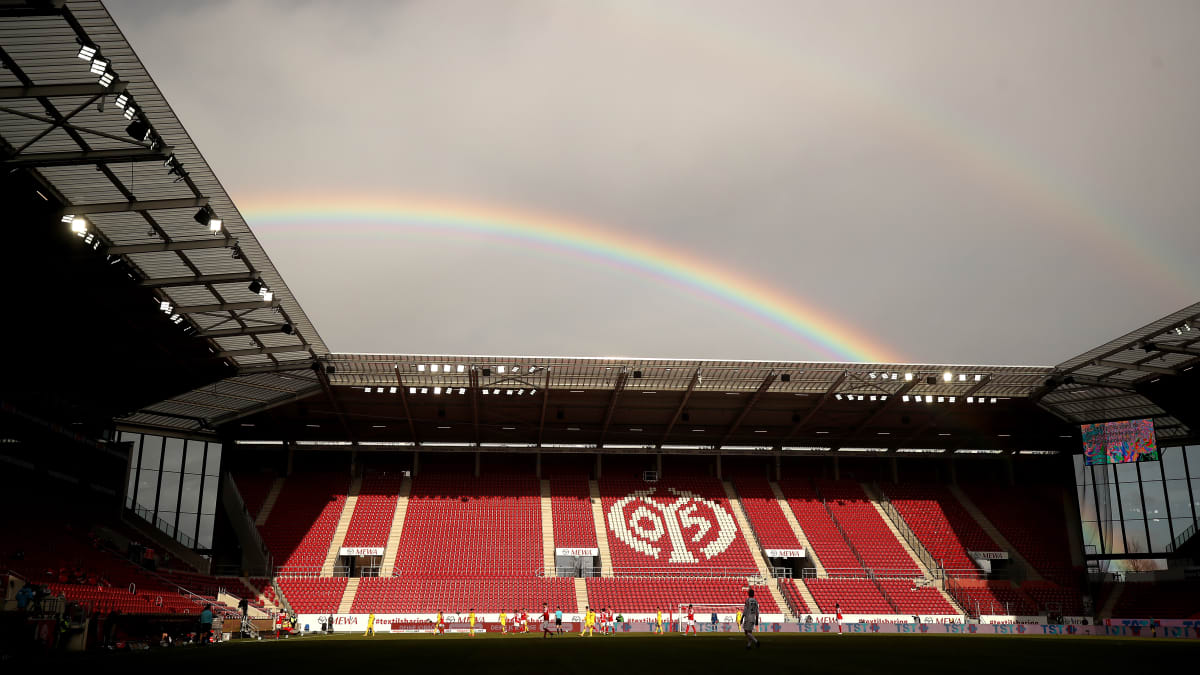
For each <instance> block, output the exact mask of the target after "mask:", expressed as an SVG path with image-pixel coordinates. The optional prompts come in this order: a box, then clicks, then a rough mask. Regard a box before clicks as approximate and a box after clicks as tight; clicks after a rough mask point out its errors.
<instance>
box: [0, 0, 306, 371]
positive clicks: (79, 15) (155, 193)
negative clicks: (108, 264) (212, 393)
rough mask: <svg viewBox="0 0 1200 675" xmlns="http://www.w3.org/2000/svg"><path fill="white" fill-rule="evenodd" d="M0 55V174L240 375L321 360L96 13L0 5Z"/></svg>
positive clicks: (217, 192)
mask: <svg viewBox="0 0 1200 675" xmlns="http://www.w3.org/2000/svg"><path fill="white" fill-rule="evenodd" d="M64 4H65V6H64ZM0 46H2V49H0V62H2V63H3V65H4V68H3V69H0V99H2V101H0V139H2V140H3V145H2V146H0V150H2V153H3V157H2V158H0V165H3V169H4V170H5V171H6V172H9V171H13V170H20V169H27V170H29V171H31V172H32V173H33V175H34V176H35V177H36V178H37V180H38V181H39V182H40V183H41V184H42V186H43V188H44V190H45V191H46V193H47V198H53V199H55V200H57V201H59V202H61V203H63V204H64V205H65V206H66V207H65V208H63V209H62V214H61V216H62V217H64V218H67V217H68V216H70V217H72V218H82V219H83V221H84V223H85V224H83V226H85V227H86V228H87V230H86V233H83V232H81V233H80V234H81V236H90V237H93V238H94V239H95V241H96V245H97V246H98V247H99V248H100V250H102V251H103V252H105V253H107V254H108V255H110V256H115V257H118V258H119V260H120V262H122V263H123V264H124V265H125V266H126V267H127V269H129V270H130V271H131V272H132V273H133V274H134V275H136V277H137V279H138V282H139V283H140V284H141V285H142V286H143V287H145V288H148V289H152V290H153V291H154V293H155V295H156V297H157V298H158V299H159V300H160V301H161V302H163V303H167V304H165V305H162V306H163V307H164V310H165V308H166V307H168V306H169V307H170V309H169V311H166V314H167V315H168V317H172V316H177V317H178V320H179V322H180V325H181V329H187V330H189V331H192V332H195V333H197V334H199V335H200V336H202V337H204V338H205V339H207V340H209V341H210V342H211V344H212V346H213V347H214V350H215V351H217V352H219V355H220V356H222V357H224V358H226V359H227V360H228V361H229V362H230V363H232V364H234V365H236V366H238V368H239V369H240V371H241V372H243V373H245V372H247V371H251V370H253V369H255V368H263V369H273V368H276V367H280V366H283V367H288V365H289V364H294V363H295V362H297V361H301V362H305V363H306V364H307V363H310V362H311V358H312V357H313V356H314V355H316V354H319V353H325V352H326V351H327V349H326V347H325V344H324V342H322V340H321V337H320V335H318V334H317V331H316V329H315V328H313V326H312V323H311V322H310V321H309V319H308V317H307V316H306V315H305V314H304V311H303V310H302V309H301V308H300V305H299V303H298V302H297V301H296V298H295V297H294V296H293V295H292V293H291V291H290V290H289V289H288V287H287V285H286V284H285V283H284V282H283V279H282V278H281V277H280V275H279V272H278V271H277V270H276V269H275V266H274V265H273V264H272V263H271V260H270V258H269V257H268V256H267V254H266V252H265V251H264V250H263V248H262V246H261V245H260V244H259V242H258V240H257V239H256V238H255V236H254V234H253V233H252V232H251V231H250V228H249V227H247V226H246V223H245V221H244V220H243V219H242V216H241V214H240V213H239V212H238V210H237V208H236V207H235V206H234V204H233V202H232V200H231V199H230V198H229V195H228V194H227V193H226V192H225V189H224V188H223V187H222V186H221V183H220V181H218V180H217V177H216V176H215V175H214V174H213V171H212V169H211V168H210V167H209V165H208V163H207V162H206V161H205V160H204V157H203V156H202V155H201V154H200V151H199V150H197V149H196V146H195V144H193V143H192V140H191V138H190V137H189V136H188V134H187V131H186V130H185V129H184V128H183V125H182V124H181V123H180V122H179V119H178V118H177V117H176V116H175V113H174V112H173V111H172V110H171V107H170V105H169V104H168V103H167V101H166V100H165V99H164V98H163V95H162V93H161V92H160V91H159V89H158V87H157V86H156V85H155V84H154V81H153V80H152V79H151V78H150V75H149V74H148V73H147V72H146V69H145V68H144V67H143V66H142V63H141V61H140V60H139V59H138V57H137V55H136V54H135V53H134V51H133V49H132V48H131V47H130V46H129V43H128V42H127V41H126V40H125V37H124V36H123V35H122V33H121V31H120V29H119V28H118V27H117V26H116V24H115V23H114V22H113V19H112V17H111V16H109V14H108V11H107V10H106V9H105V8H104V6H103V4H101V3H100V2H98V1H96V0H78V1H73V2H70V3H63V2H61V1H58V0H41V1H38V0H28V1H24V2H21V1H13V0H8V1H6V2H0ZM135 135H136V136H137V137H136V138H135V137H134V136H135ZM201 211H204V212H205V215H207V216H208V218H209V219H210V220H209V224H208V225H204V224H201V223H200V222H198V221H197V220H196V216H197V215H198V214H199V212H201ZM211 219H219V220H220V221H222V225H221V227H220V230H219V231H213V230H212V229H210V226H211V224H212V222H211ZM67 220H68V221H69V220H70V218H67ZM63 227H68V225H67V224H66V222H64V224H63ZM89 241H90V240H89ZM118 258H114V260H116V259H118ZM251 282H257V283H258V284H261V286H262V287H263V288H265V289H266V290H267V291H269V293H270V294H272V295H266V294H265V293H266V291H261V290H260V291H259V292H258V293H255V292H252V291H251V290H250V288H249V285H250V283H251Z"/></svg>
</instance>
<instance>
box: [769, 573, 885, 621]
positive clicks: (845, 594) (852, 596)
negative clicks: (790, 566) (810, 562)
mask: <svg viewBox="0 0 1200 675" xmlns="http://www.w3.org/2000/svg"><path fill="white" fill-rule="evenodd" d="M792 583H796V582H794V581H793V582H792ZM802 583H803V584H804V585H805V586H806V587H807V588H808V592H809V593H811V594H812V597H813V600H816V602H817V606H818V607H819V608H820V610H821V611H822V612H824V613H826V614H832V613H833V612H834V609H835V608H836V607H838V606H840V607H841V609H842V613H843V614H899V613H900V612H899V610H897V609H896V608H895V607H893V606H892V603H890V602H888V599H887V597H886V596H885V595H884V594H883V592H882V591H881V590H879V587H878V586H877V585H875V582H874V581H871V580H870V579H804V580H803V581H802Z"/></svg>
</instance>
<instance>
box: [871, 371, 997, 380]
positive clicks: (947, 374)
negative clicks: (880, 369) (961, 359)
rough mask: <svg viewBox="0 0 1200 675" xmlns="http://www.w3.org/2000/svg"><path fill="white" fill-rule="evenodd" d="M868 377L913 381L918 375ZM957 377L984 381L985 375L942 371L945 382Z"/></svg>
mask: <svg viewBox="0 0 1200 675" xmlns="http://www.w3.org/2000/svg"><path fill="white" fill-rule="evenodd" d="M867 377H869V378H870V379H872V380H898V379H900V378H901V377H903V378H904V381H905V382H912V381H913V379H914V378H915V377H916V375H914V374H913V373H867ZM955 379H957V380H958V381H959V382H967V381H974V382H982V381H983V375H980V374H978V373H975V374H970V373H957V374H955V373H952V372H950V371H948V370H947V371H946V372H944V373H942V381H943V382H953V381H954V380H955Z"/></svg>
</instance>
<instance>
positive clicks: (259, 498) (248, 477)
mask: <svg viewBox="0 0 1200 675" xmlns="http://www.w3.org/2000/svg"><path fill="white" fill-rule="evenodd" d="M231 478H233V483H234V485H236V486H237V489H238V493H239V494H241V495H242V501H243V502H244V503H245V504H246V510H247V511H248V512H249V513H250V517H251V518H257V517H258V513H259V511H262V507H263V504H264V503H265V502H266V501H267V495H269V494H270V493H271V483H272V482H273V481H274V477H272V476H270V475H268V474H264V473H262V472H252V473H234V474H231Z"/></svg>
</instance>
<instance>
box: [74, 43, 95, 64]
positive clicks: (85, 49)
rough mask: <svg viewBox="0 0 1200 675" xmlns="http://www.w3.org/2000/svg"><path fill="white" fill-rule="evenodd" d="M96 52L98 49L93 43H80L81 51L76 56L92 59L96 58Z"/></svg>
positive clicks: (87, 59)
mask: <svg viewBox="0 0 1200 675" xmlns="http://www.w3.org/2000/svg"><path fill="white" fill-rule="evenodd" d="M96 52H97V49H96V48H95V47H93V46H91V45H80V46H79V53H78V54H76V56H78V57H79V58H81V59H83V60H84V61H91V60H92V59H94V58H96Z"/></svg>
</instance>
